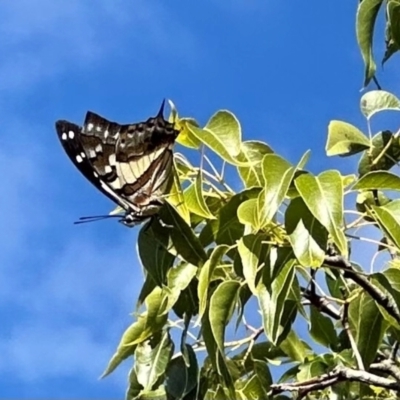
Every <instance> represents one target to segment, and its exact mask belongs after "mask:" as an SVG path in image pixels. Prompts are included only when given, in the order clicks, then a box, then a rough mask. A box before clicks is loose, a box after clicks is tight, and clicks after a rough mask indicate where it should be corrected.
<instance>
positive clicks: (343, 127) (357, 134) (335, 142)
mask: <svg viewBox="0 0 400 400" xmlns="http://www.w3.org/2000/svg"><path fill="white" fill-rule="evenodd" d="M369 146H370V144H369V140H368V139H367V137H366V136H365V135H364V134H363V133H362V132H361V131H360V130H359V129H358V128H356V127H355V126H354V125H351V124H349V123H348V122H344V121H331V122H330V123H329V126H328V139H327V143H326V147H325V150H326V154H327V155H328V156H335V155H341V156H349V155H352V154H356V153H359V152H360V151H363V150H365V149H368V148H369Z"/></svg>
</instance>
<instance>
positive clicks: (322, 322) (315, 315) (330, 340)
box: [310, 306, 338, 350]
mask: <svg viewBox="0 0 400 400" xmlns="http://www.w3.org/2000/svg"><path fill="white" fill-rule="evenodd" d="M310 335H311V337H312V338H313V339H314V340H315V341H316V342H317V343H319V344H322V346H325V347H328V348H331V349H333V350H334V349H335V348H336V346H337V344H338V338H337V334H336V331H335V328H334V326H333V322H332V320H331V319H330V318H328V317H326V316H325V315H322V314H321V312H320V311H318V310H316V309H315V307H312V306H311V307H310Z"/></svg>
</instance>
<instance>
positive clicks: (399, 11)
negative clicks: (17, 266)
mask: <svg viewBox="0 0 400 400" xmlns="http://www.w3.org/2000/svg"><path fill="white" fill-rule="evenodd" d="M381 10H382V11H384V14H385V54H384V56H383V59H382V65H383V64H385V63H386V62H387V61H388V60H389V59H390V58H391V57H392V56H393V54H395V53H397V52H398V51H399V50H400V1H399V0H386V1H384V0H361V1H360V2H359V5H358V9H357V18H356V31H357V40H358V45H359V47H360V51H361V55H362V57H363V60H364V65H365V77H364V86H367V85H368V84H369V83H370V81H371V80H372V79H374V80H375V82H376V83H377V81H376V78H375V74H376V62H375V58H374V55H373V36H374V29H375V25H376V21H377V17H378V14H379V11H381ZM378 87H379V85H378Z"/></svg>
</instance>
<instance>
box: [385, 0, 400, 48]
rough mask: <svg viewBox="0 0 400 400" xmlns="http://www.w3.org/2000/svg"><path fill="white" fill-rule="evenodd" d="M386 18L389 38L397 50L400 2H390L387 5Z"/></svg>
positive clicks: (392, 0) (399, 38) (399, 37)
mask: <svg viewBox="0 0 400 400" xmlns="http://www.w3.org/2000/svg"><path fill="white" fill-rule="evenodd" d="M387 16H388V20H389V29H390V34H391V35H390V36H391V38H392V40H393V42H394V43H395V44H396V46H397V48H399V47H400V2H399V1H398V0H390V1H388V3H387Z"/></svg>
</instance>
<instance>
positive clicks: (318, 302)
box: [300, 287, 340, 320]
mask: <svg viewBox="0 0 400 400" xmlns="http://www.w3.org/2000/svg"><path fill="white" fill-rule="evenodd" d="M300 290H301V294H302V295H303V297H304V298H306V299H307V300H309V302H310V303H311V304H312V305H313V306H314V307H315V308H317V309H318V310H319V311H321V312H323V313H325V314H327V315H329V316H330V317H332V318H333V319H336V320H339V319H340V313H339V311H338V310H337V309H336V307H335V306H334V305H333V304H331V303H330V301H329V300H328V299H327V298H326V297H324V296H319V295H318V294H316V293H313V292H312V291H311V290H309V289H306V288H304V287H300Z"/></svg>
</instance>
